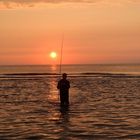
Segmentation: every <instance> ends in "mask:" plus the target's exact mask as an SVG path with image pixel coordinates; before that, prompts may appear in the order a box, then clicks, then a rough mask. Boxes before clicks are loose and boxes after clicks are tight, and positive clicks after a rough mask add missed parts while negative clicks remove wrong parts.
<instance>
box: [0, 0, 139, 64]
mask: <svg viewBox="0 0 140 140" xmlns="http://www.w3.org/2000/svg"><path fill="white" fill-rule="evenodd" d="M139 25H140V2H139V1H136V0H118V1H117V2H114V1H113V0H99V1H96V0H67V1H66V0H59V1H58V0H56V1H53V0H41V1H39V0H29V1H25V0H23V1H18V0H15V1H12V0H7V1H6V2H5V1H4V0H1V1H0V32H1V34H0V65H23V64H33V65H34V64H40V65H42V64H59V62H60V51H61V46H62V34H64V43H63V45H64V47H63V64H108V63H139V62H140V55H139V54H140V39H139V37H140V26H139ZM51 52H55V53H56V55H57V57H55V59H54V58H53V57H50V53H51Z"/></svg>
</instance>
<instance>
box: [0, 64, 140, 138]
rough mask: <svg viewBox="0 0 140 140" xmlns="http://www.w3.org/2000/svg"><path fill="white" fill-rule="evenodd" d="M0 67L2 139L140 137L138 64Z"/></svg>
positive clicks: (0, 127) (139, 74)
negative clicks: (66, 95) (64, 77)
mask: <svg viewBox="0 0 140 140" xmlns="http://www.w3.org/2000/svg"><path fill="white" fill-rule="evenodd" d="M59 69H60V68H59V66H57V65H33V66H30V65H28V66H26V65H24V66H0V140H49V139H50V140H51V139H53V140H119V139H120V140H121V139H123V140H139V139H140V64H131V65H130V64H116V65H113V64H108V65H105V64H104V65H62V72H61V73H63V72H66V73H67V74H68V80H69V81H70V85H71V88H70V105H69V106H68V107H64V108H63V107H61V106H60V104H59V91H58V90H57V88H56V86H57V82H58V80H59V79H60V72H59Z"/></svg>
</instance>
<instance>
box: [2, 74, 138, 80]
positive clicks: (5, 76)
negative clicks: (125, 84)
mask: <svg viewBox="0 0 140 140" xmlns="http://www.w3.org/2000/svg"><path fill="white" fill-rule="evenodd" d="M59 76H60V74H59V73H7V74H0V79H40V78H50V77H52V78H57V77H59ZM68 76H69V77H112V78H140V75H134V74H122V73H94V72H84V73H68Z"/></svg>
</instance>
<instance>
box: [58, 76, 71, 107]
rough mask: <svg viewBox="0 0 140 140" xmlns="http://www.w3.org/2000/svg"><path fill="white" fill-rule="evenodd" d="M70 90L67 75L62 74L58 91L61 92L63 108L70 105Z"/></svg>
mask: <svg viewBox="0 0 140 140" xmlns="http://www.w3.org/2000/svg"><path fill="white" fill-rule="evenodd" d="M69 88H70V82H69V81H68V80H67V74H66V73H63V74H62V79H61V80H60V81H58V84H57V89H59V90H60V102H61V106H64V105H69Z"/></svg>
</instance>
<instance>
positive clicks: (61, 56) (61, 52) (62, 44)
mask: <svg viewBox="0 0 140 140" xmlns="http://www.w3.org/2000/svg"><path fill="white" fill-rule="evenodd" d="M63 47H64V35H62V42H61V51H60V69H59V74H60V77H61V71H62V58H63Z"/></svg>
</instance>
